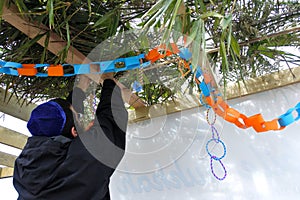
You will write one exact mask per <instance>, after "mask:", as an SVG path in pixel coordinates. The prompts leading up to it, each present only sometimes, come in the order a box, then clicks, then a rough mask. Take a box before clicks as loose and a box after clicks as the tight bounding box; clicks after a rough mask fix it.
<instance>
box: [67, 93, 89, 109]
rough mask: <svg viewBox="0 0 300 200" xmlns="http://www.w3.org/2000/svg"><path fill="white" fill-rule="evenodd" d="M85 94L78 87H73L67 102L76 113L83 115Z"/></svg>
mask: <svg viewBox="0 0 300 200" xmlns="http://www.w3.org/2000/svg"><path fill="white" fill-rule="evenodd" d="M85 98H86V95H85V93H84V92H83V91H82V90H81V89H80V88H78V87H74V88H73V90H72V91H71V92H70V93H69V95H68V97H67V99H66V100H67V101H68V102H70V103H71V104H72V105H73V107H74V109H75V110H76V112H78V113H82V114H83V113H84V106H83V101H84V100H85Z"/></svg>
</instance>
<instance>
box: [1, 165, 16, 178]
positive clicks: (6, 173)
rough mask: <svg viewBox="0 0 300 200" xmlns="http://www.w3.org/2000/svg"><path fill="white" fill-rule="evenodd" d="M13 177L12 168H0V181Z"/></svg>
mask: <svg viewBox="0 0 300 200" xmlns="http://www.w3.org/2000/svg"><path fill="white" fill-rule="evenodd" d="M13 175H14V168H12V167H1V168H0V179H1V178H8V177H12V176H13Z"/></svg>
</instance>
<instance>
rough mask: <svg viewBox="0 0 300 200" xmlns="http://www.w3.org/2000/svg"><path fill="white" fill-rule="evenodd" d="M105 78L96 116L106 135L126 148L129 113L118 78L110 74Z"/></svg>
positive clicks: (116, 143)
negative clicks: (115, 78)
mask: <svg viewBox="0 0 300 200" xmlns="http://www.w3.org/2000/svg"><path fill="white" fill-rule="evenodd" d="M103 79H104V82H103V87H102V91H101V97H100V103H99V104H98V107H97V110H96V117H97V120H98V122H99V125H100V127H101V128H102V129H103V131H104V133H105V135H106V136H107V137H108V138H109V139H110V140H111V142H113V143H114V144H115V145H117V146H118V147H119V148H122V149H123V150H124V149H125V133H126V129H127V123H128V113H127V110H126V108H125V106H124V101H123V99H122V94H121V90H120V88H119V86H118V85H117V84H116V80H114V79H113V78H111V77H109V76H108V78H105V77H104V78H103Z"/></svg>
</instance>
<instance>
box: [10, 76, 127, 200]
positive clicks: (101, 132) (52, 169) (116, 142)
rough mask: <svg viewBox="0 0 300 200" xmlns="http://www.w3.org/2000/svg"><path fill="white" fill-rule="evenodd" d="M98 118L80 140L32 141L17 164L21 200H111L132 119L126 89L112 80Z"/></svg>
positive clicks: (16, 182)
mask: <svg viewBox="0 0 300 200" xmlns="http://www.w3.org/2000/svg"><path fill="white" fill-rule="evenodd" d="M74 92H75V90H74ZM81 96H82V95H81ZM77 100H78V99H77ZM96 117H97V119H98V121H97V120H95V123H94V125H93V127H92V128H91V129H89V131H87V132H85V133H82V134H79V137H76V138H74V139H69V138H66V137H64V136H56V137H44V136H33V137H30V138H28V141H27V144H26V145H25V147H24V149H23V151H22V152H21V154H20V155H19V157H18V158H17V159H16V161H15V169H14V176H13V184H14V187H15V189H16V190H17V192H18V193H19V198H18V199H20V200H23V199H24V200H44V199H45V200H52V199H53V200H54V199H55V200H60V199H65V200H77V199H78V200H102V199H110V195H109V187H108V186H109V179H110V176H111V175H112V174H113V172H114V170H115V168H116V167H117V165H118V164H119V162H120V160H121V159H122V157H123V155H124V150H125V131H126V128H127V120H128V115H127V111H126V109H125V107H124V102H123V100H122V97H121V91H120V88H119V87H117V86H116V85H115V83H114V81H112V80H105V81H104V85H103V89H102V92H101V98H100V103H99V105H98V107H97V110H96Z"/></svg>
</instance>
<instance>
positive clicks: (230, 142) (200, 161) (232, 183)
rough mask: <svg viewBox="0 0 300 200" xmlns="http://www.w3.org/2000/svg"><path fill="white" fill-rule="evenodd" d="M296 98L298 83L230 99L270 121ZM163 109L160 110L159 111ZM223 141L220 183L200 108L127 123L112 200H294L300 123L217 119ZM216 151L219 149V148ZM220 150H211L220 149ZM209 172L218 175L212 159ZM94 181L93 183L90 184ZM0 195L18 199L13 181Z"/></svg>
mask: <svg viewBox="0 0 300 200" xmlns="http://www.w3.org/2000/svg"><path fill="white" fill-rule="evenodd" d="M299 101H300V84H294V85H290V86H287V87H283V88H279V89H275V90H270V91H267V92H262V93H257V94H255V95H251V96H246V97H242V98H238V99H235V100H231V101H229V102H228V104H229V105H230V106H231V107H233V108H235V109H237V110H239V111H240V112H242V113H244V114H246V115H247V116H251V115H254V114H257V113H262V114H263V116H264V118H265V119H266V120H272V119H274V118H276V117H278V116H280V115H281V114H283V113H285V112H286V111H287V110H288V109H289V108H291V107H294V106H295V105H296V104H297V103H298V102H299ZM160 112H164V110H160ZM216 128H217V130H218V132H219V133H220V136H221V139H222V140H223V142H224V143H225V145H226V148H227V154H226V156H225V157H224V159H222V162H223V163H224V165H225V167H226V170H227V173H228V174H227V177H226V178H225V180H223V181H218V180H217V179H216V178H215V177H214V176H213V175H212V173H211V171H210V159H209V157H208V156H207V153H206V150H205V144H206V142H207V141H208V140H209V139H210V138H211V132H210V128H209V126H208V125H207V123H206V119H205V109H204V108H195V109H192V110H187V111H182V112H179V113H175V114H171V115H165V116H162V117H159V118H153V119H151V120H146V121H143V122H140V123H137V124H133V125H130V126H129V127H128V138H127V142H128V143H127V152H126V154H125V157H124V159H123V161H122V163H121V165H120V166H119V167H118V170H117V171H116V172H115V174H114V175H113V177H112V178H111V185H110V189H111V198H112V199H113V200H114V199H115V200H137V199H138V200H154V199H157V200H162V199H167V200H169V199H172V200H198V199H201V200H202V199H220V200H221V199H222V200H224V199H228V200H235V199H249V200H250V199H251V200H252V199H256V200H257V199H262V200H266V199H272V200H281V199H282V200H283V199H284V200H285V199H300V183H299V180H300V172H299V170H300V162H299V159H300V156H299V155H298V153H299V152H300V144H299V143H300V122H299V121H298V122H297V123H294V124H292V125H290V126H288V127H287V128H286V129H284V130H282V131H278V132H275V131H274V132H267V133H256V132H255V131H254V130H253V129H251V128H250V129H246V130H243V129H240V128H237V127H236V126H234V125H232V124H229V123H228V122H225V121H224V120H222V119H221V118H219V117H218V118H217V122H216ZM220 151H221V150H220ZM220 151H219V149H218V148H215V149H212V153H215V154H218V155H220V153H222V152H220ZM214 167H215V171H216V173H217V174H218V175H219V176H222V175H223V173H224V172H223V171H222V168H221V167H220V165H218V163H217V162H214ZM91 187H92V186H91ZM0 191H1V199H6V200H10V199H11V200H12V199H16V198H17V194H16V192H15V191H14V189H13V186H12V182H11V179H3V180H0Z"/></svg>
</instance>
